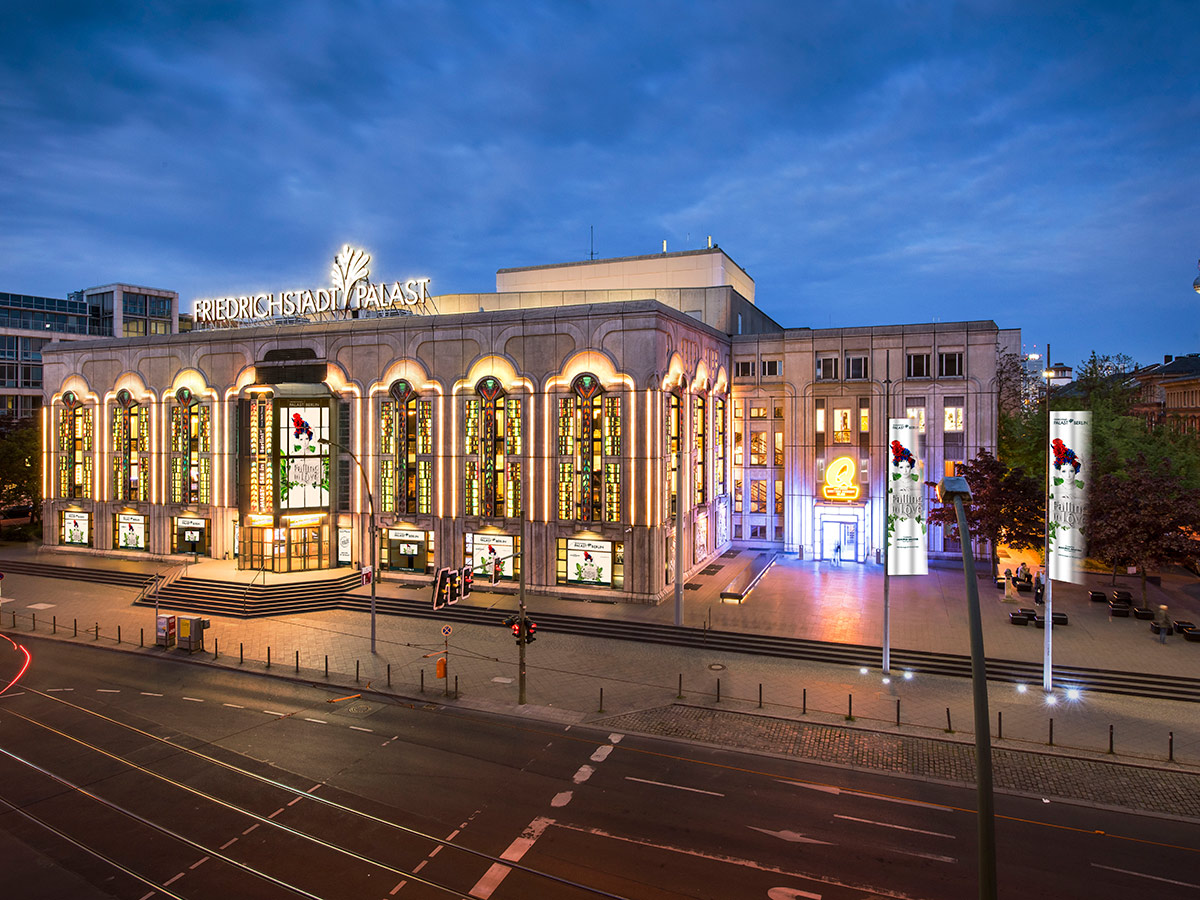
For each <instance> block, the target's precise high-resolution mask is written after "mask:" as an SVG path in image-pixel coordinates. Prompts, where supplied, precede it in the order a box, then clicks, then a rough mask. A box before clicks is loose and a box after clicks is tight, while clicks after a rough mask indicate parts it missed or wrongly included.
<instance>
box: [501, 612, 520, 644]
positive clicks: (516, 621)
mask: <svg viewBox="0 0 1200 900" xmlns="http://www.w3.org/2000/svg"><path fill="white" fill-rule="evenodd" d="M504 624H505V625H507V626H508V627H509V628H511V629H512V636H513V637H514V638H515V639H516V641H517V643H518V644H519V643H521V619H520V617H519V616H509V617H508V618H507V619H505V620H504Z"/></svg>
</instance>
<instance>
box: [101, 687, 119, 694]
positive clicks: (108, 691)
mask: <svg viewBox="0 0 1200 900" xmlns="http://www.w3.org/2000/svg"><path fill="white" fill-rule="evenodd" d="M96 693H97V694H119V693H121V692H120V691H118V690H116V689H115V688H96Z"/></svg>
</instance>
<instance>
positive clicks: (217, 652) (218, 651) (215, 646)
mask: <svg viewBox="0 0 1200 900" xmlns="http://www.w3.org/2000/svg"><path fill="white" fill-rule="evenodd" d="M220 655H221V648H220V644H219V643H218V640H217V638H213V659H216V658H217V657H218V656H220Z"/></svg>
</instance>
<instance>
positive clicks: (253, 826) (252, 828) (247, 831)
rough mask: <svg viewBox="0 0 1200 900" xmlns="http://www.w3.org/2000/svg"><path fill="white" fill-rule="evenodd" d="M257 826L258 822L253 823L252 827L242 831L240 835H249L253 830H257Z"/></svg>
mask: <svg viewBox="0 0 1200 900" xmlns="http://www.w3.org/2000/svg"><path fill="white" fill-rule="evenodd" d="M258 825H259V823H258V822H255V823H254V824H253V825H251V826H250V827H249V828H247V829H246V830H245V831H243V832H242V834H243V835H247V834H249V833H250V832H252V831H253V830H254V829H255V828H257V827H258Z"/></svg>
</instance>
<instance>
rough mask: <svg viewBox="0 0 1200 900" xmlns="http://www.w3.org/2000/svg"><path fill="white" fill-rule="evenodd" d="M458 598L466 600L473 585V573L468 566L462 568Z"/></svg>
mask: <svg viewBox="0 0 1200 900" xmlns="http://www.w3.org/2000/svg"><path fill="white" fill-rule="evenodd" d="M458 583H459V596H460V597H462V599H464V600H466V599H467V598H468V597H470V596H471V587H472V585H473V584H474V583H475V573H474V572H472V571H471V567H470V566H463V567H462V577H461V578H460V579H459V582H458Z"/></svg>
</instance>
